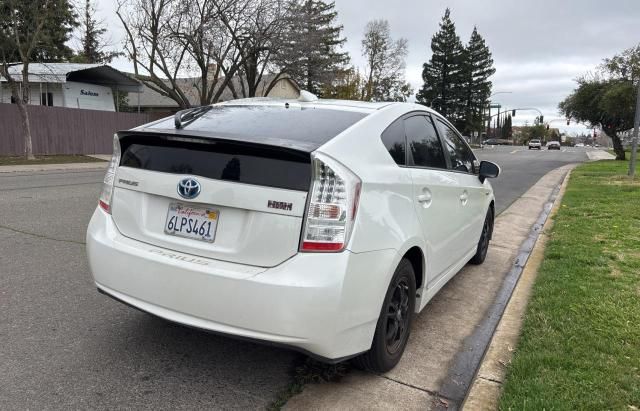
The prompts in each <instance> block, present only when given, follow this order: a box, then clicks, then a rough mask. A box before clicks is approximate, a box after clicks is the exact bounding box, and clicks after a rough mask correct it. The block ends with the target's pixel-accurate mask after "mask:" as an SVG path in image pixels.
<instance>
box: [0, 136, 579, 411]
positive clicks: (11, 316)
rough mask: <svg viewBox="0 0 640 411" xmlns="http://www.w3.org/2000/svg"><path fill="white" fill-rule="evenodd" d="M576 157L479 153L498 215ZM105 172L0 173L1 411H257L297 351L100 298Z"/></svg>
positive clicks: (281, 382) (281, 384)
mask: <svg viewBox="0 0 640 411" xmlns="http://www.w3.org/2000/svg"><path fill="white" fill-rule="evenodd" d="M584 150H585V149H567V151H563V152H547V151H545V150H543V151H542V152H538V151H534V152H531V151H528V150H526V148H525V149H522V148H519V147H518V148H516V147H499V148H495V149H485V150H478V156H479V157H480V158H481V159H485V160H490V161H494V162H496V163H498V164H500V165H501V167H502V175H501V176H500V177H499V178H498V179H496V180H494V181H493V185H494V188H495V191H496V198H497V209H498V211H502V210H504V209H505V208H506V207H507V206H508V205H509V204H511V202H513V201H514V200H515V199H516V198H517V197H519V196H520V195H521V194H522V193H524V192H525V191H526V190H527V189H528V188H529V187H530V186H531V185H532V184H533V183H535V182H536V181H537V180H538V179H539V178H540V177H541V176H542V175H544V174H545V173H546V172H548V171H550V170H552V169H554V168H557V167H559V166H561V165H564V164H567V163H572V162H580V161H584V160H586V155H585V151H584ZM102 177H103V171H99V172H93V171H70V172H49V173H28V174H0V347H1V348H0V408H3V409H26V408H33V409H42V408H52V409H63V408H64V409H68V408H103V409H104V408H155V409H166V408H180V409H186V408H189V409H193V408H216V409H222V408H223V409H234V408H236V409H256V408H264V407H265V406H266V405H268V404H269V403H271V402H272V401H273V400H274V399H275V396H276V395H277V393H278V392H279V391H280V390H282V389H284V388H285V387H286V385H287V384H288V382H289V381H290V374H291V372H292V369H293V367H294V365H295V364H296V362H297V361H299V360H300V359H301V358H302V357H301V355H300V354H297V353H294V352H292V351H288V350H285V349H278V348H272V347H267V346H263V345H258V344H254V343H249V342H243V341H238V340H234V339H230V338H225V337H220V336H216V335H211V334H207V333H204V332H200V331H196V330H192V329H188V328H185V327H181V326H178V325H174V324H170V323H168V322H165V321H162V320H159V319H157V318H154V317H151V316H149V315H147V314H144V313H141V312H138V311H136V310H134V309H131V308H129V307H126V306H124V305H122V304H119V303H117V302H114V301H113V300H111V299H109V298H107V297H104V296H102V295H100V294H98V293H97V292H96V290H95V287H94V285H93V283H92V281H91V278H90V274H89V272H88V267H87V262H86V257H85V252H84V236H85V230H86V226H87V224H88V221H89V219H90V217H91V213H92V212H93V209H94V208H95V206H96V201H97V197H98V194H99V191H100V184H101V181H102Z"/></svg>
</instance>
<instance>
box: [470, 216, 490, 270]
mask: <svg viewBox="0 0 640 411" xmlns="http://www.w3.org/2000/svg"><path fill="white" fill-rule="evenodd" d="M492 234H493V209H492V208H491V207H489V210H487V216H486V217H485V219H484V224H483V226H482V234H480V240H478V248H477V249H476V254H475V255H474V256H473V257H472V258H471V260H469V262H470V263H471V264H476V265H478V264H482V263H483V262H484V259H485V258H486V257H487V250H488V249H489V240H491V235H492Z"/></svg>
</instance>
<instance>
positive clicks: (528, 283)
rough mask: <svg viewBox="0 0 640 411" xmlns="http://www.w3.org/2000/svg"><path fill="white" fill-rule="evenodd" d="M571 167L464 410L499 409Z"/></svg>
mask: <svg viewBox="0 0 640 411" xmlns="http://www.w3.org/2000/svg"><path fill="white" fill-rule="evenodd" d="M570 175H571V170H570V171H569V172H568V173H567V175H566V176H565V178H564V180H563V182H562V184H561V185H560V189H559V191H558V194H557V196H556V198H555V200H554V204H553V207H552V208H551V211H550V212H549V215H548V217H547V219H546V222H545V223H544V225H543V227H542V230H541V231H540V234H539V236H538V238H537V240H536V243H535V246H534V247H533V249H532V250H531V253H530V256H529V259H528V260H527V263H526V264H525V266H524V269H523V271H522V274H521V275H520V279H519V280H518V283H517V284H516V286H515V289H514V290H513V293H512V294H511V298H510V299H509V302H508V304H507V307H506V309H505V310H504V313H503V315H502V318H501V319H500V322H499V323H498V326H497V327H496V330H495V333H494V334H493V337H492V338H491V342H490V343H489V346H488V347H487V350H486V352H485V355H484V357H483V359H482V362H481V363H480V366H479V368H478V372H477V373H476V376H475V377H474V379H473V382H472V385H471V388H470V390H469V392H468V393H467V397H466V398H465V401H464V403H463V404H462V409H463V410H470V411H471V410H473V411H475V410H495V409H497V408H498V404H499V400H500V394H501V392H502V384H503V382H504V379H505V377H506V373H507V367H508V365H509V363H510V362H511V358H512V357H513V352H514V350H515V348H516V346H517V343H518V340H519V338H520V331H521V328H522V323H523V320H524V315H525V313H526V309H527V305H528V302H529V297H530V296H531V290H532V288H533V284H534V282H535V279H536V277H537V274H538V269H539V268H540V264H541V263H542V261H543V257H544V250H545V246H546V243H547V240H548V238H549V237H548V234H547V233H548V231H549V229H550V228H551V227H552V226H553V218H552V217H553V216H554V215H555V214H556V213H557V211H558V208H559V207H560V203H561V200H562V197H563V195H564V192H565V190H566V187H567V183H568V181H569V176H570Z"/></svg>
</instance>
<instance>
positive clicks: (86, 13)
mask: <svg viewBox="0 0 640 411" xmlns="http://www.w3.org/2000/svg"><path fill="white" fill-rule="evenodd" d="M96 14H97V13H96V7H95V5H94V4H93V3H92V1H91V0H85V4H84V10H83V13H82V18H81V20H80V44H81V47H82V49H81V50H79V51H78V54H77V55H75V56H73V58H72V61H74V62H76V63H111V60H113V59H114V58H115V57H117V56H119V55H121V54H122V53H118V52H115V51H106V50H105V48H106V46H107V44H106V42H105V41H104V39H103V36H104V34H105V33H106V32H107V28H106V27H105V25H104V23H103V22H101V21H99V20H97V19H96V18H95V17H94V16H95V15H96Z"/></svg>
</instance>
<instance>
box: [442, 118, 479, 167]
mask: <svg viewBox="0 0 640 411" xmlns="http://www.w3.org/2000/svg"><path fill="white" fill-rule="evenodd" d="M438 120H440V121H441V122H442V123H443V124H444V125H446V126H448V127H449V128H450V129H451V130H453V132H454V133H455V134H456V135H457V136H458V137H459V138H460V140H462V143H463V144H465V145H466V146H467V148H468V149H469V152H470V153H471V156H472V157H473V160H475V161H478V158H477V157H476V155H475V153H474V152H473V150H472V149H471V146H469V144H468V143H467V142H466V140H465V139H464V137H462V135H461V134H460V132H459V131H458V130H457V129H456V128H455V127H454V126H453V124H451V123H450V122H449V121H448V120H447V119H446V118H444V117H442V116H440V115H435V119H433V118H432V119H431V121H432V122H433V127H434V128H435V129H436V133H438V136H439V137H440V143H441V144H442V146H443V147H442V148H443V150H445V153H446V152H448V151H449V150H448V149H447V147H446V146H445V145H444V144H445V143H444V138H443V137H442V136H440V131H439V130H438V127H437V125H436V123H435V122H436V121H438ZM445 157H446V160H447V171H450V172H452V173H458V174H469V175H472V176H477V175H478V174H477V173H475V172H474V170H471V171H460V170H454V169H453V168H451V158H450V157H449V156H445ZM473 160H472V161H473Z"/></svg>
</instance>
